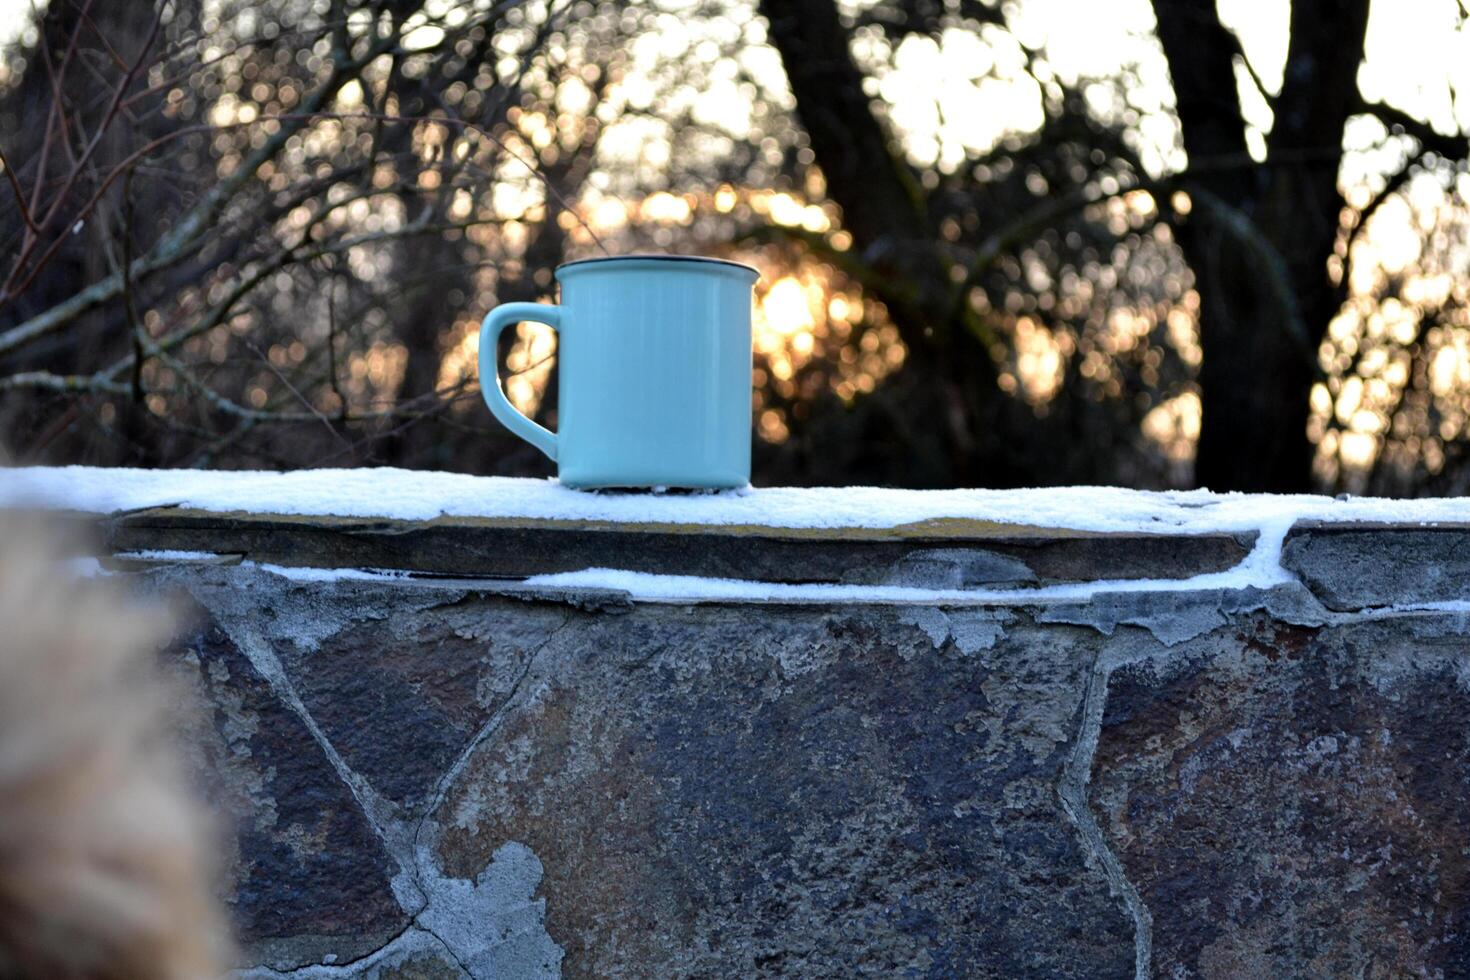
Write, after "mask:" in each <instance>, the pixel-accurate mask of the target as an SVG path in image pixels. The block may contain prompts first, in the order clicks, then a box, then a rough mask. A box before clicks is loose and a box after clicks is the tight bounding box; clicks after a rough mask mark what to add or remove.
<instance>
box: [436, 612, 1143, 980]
mask: <svg viewBox="0 0 1470 980" xmlns="http://www.w3.org/2000/svg"><path fill="white" fill-rule="evenodd" d="M1096 640H1097V638H1096V636H1095V634H1088V633H1084V632H1083V631H1080V630H1074V631H1063V630H1054V631H1046V632H1045V633H1038V632H1037V631H1036V630H1035V629H1034V628H1022V629H1019V630H1017V631H1015V632H1012V631H1007V634H1006V635H1005V636H1004V637H1002V638H1000V639H999V641H998V642H997V643H996V644H994V646H993V647H991V648H990V649H988V650H986V651H983V652H981V653H977V654H972V655H966V654H964V653H962V652H961V651H960V650H958V649H957V648H956V647H955V646H954V645H953V644H952V643H949V642H946V643H944V644H943V645H942V646H939V645H936V644H935V643H934V642H933V640H932V639H931V637H930V636H929V635H927V634H926V633H925V632H924V631H922V630H920V629H918V628H915V627H914V626H911V625H906V624H905V623H903V622H902V616H901V611H900V610H893V609H873V610H829V609H791V608H786V609H771V610H768V611H766V612H765V613H764V614H763V615H762V616H760V617H758V618H754V617H752V616H751V615H750V614H749V611H748V610H742V609H737V608H721V607H708V608H703V609H700V610H684V609H678V608H671V607H640V608H639V609H638V610H636V611H635V612H633V613H631V614H629V615H627V616H624V617H620V618H618V619H617V620H615V621H606V622H589V623H584V624H579V628H577V629H574V630H568V631H566V632H565V633H563V634H562V635H560V636H558V637H557V639H556V640H555V641H554V642H553V643H551V644H548V646H547V647H546V649H545V650H543V652H542V654H541V655H540V658H539V659H538V663H537V665H536V667H535V668H533V671H532V674H531V675H530V676H529V677H528V679H527V684H526V686H525V689H524V690H523V691H522V692H521V694H520V695H519V697H518V698H517V700H516V702H515V703H514V704H513V705H512V706H511V708H510V710H509V711H508V712H507V713H506V715H505V717H504V720H503V721H502V722H501V723H500V725H499V727H498V728H497V731H496V733H495V737H494V738H493V739H490V740H487V741H485V742H483V743H482V744H481V745H480V746H479V747H478V748H477V749H476V751H475V753H474V754H473V755H472V756H471V757H470V758H469V760H468V761H467V764H466V765H465V767H464V768H463V769H462V770H461V771H460V772H459V773H458V774H457V775H456V777H455V780H454V782H453V784H452V785H451V786H450V787H449V790H448V793H447V794H446V796H445V798H444V801H443V803H442V805H441V807H440V808H439V810H438V811H436V813H435V814H434V815H433V821H432V823H431V825H430V835H429V836H430V839H431V840H432V842H433V845H432V846H433V848H434V853H435V855H436V859H437V861H438V862H439V863H440V865H441V866H442V868H443V870H444V873H445V874H448V875H452V876H455V877H461V878H462V877H467V876H470V875H472V874H474V873H475V872H476V870H477V869H478V868H480V867H481V866H483V864H484V863H485V861H486V859H487V858H488V857H489V855H490V852H491V851H492V850H493V849H494V848H496V847H498V846H500V844H501V843H502V842H503V841H506V840H518V841H523V842H525V844H526V845H527V846H529V847H530V849H531V850H532V851H534V852H535V853H536V855H537V856H538V857H539V858H540V860H541V862H542V863H543V864H544V865H545V868H546V880H545V882H544V884H543V887H544V888H545V890H546V892H547V894H548V896H553V897H551V898H549V900H548V903H547V918H546V928H547V930H548V932H549V933H550V934H551V935H552V936H553V937H554V938H555V939H556V940H557V942H559V943H560V944H562V945H563V946H564V947H565V948H566V960H565V963H564V968H565V975H567V976H588V977H637V976H749V975H755V974H760V975H764V976H789V977H810V976H837V975H847V976H856V975H870V976H903V975H915V976H956V975H958V976H978V975H985V976H1021V975H1046V976H1053V977H1111V976H1131V975H1132V972H1133V947H1132V940H1131V931H1132V924H1131V922H1130V921H1129V920H1128V918H1127V916H1126V913H1125V910H1124V909H1123V907H1122V905H1121V903H1120V902H1119V901H1117V900H1116V899H1115V898H1113V897H1112V896H1110V895H1109V892H1108V884H1107V881H1106V879H1105V877H1104V875H1103V874H1102V872H1101V871H1100V870H1099V869H1098V868H1097V867H1095V866H1094V865H1093V864H1092V862H1090V861H1089V856H1088V854H1087V853H1086V850H1085V847H1084V846H1083V844H1082V842H1081V841H1080V840H1079V838H1078V835H1077V834H1076V832H1075V830H1074V828H1073V827H1072V826H1071V825H1070V823H1069V822H1068V820H1067V818H1066V816H1065V814H1064V813H1063V811H1062V808H1061V807H1060V805H1059V801H1058V799H1057V796H1056V791H1055V789H1054V787H1055V785H1056V784H1057V782H1058V781H1059V779H1060V776H1061V771H1062V768H1063V766H1064V765H1065V763H1066V760H1067V757H1068V751H1069V748H1070V737H1071V730H1072V727H1073V725H1074V723H1075V718H1076V715H1077V714H1078V711H1079V707H1080V704H1081V698H1082V688H1083V684H1084V681H1085V678H1086V676H1087V671H1088V668H1089V666H1090V659H1091V657H1090V654H1091V649H1092V648H1094V647H1095V646H1096ZM696 651H697V652H696Z"/></svg>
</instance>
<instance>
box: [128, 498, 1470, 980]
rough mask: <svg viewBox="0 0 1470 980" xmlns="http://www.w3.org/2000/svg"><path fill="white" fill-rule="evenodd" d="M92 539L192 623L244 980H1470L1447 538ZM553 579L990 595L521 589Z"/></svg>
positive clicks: (1466, 622)
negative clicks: (676, 577)
mask: <svg viewBox="0 0 1470 980" xmlns="http://www.w3.org/2000/svg"><path fill="white" fill-rule="evenodd" d="M106 536H107V542H108V548H107V549H106V550H107V552H108V553H116V557H115V558H113V559H110V560H109V561H108V562H107V564H108V565H109V567H111V568H113V569H115V570H118V571H122V572H124V573H126V574H127V575H128V576H129V578H130V580H132V581H134V582H135V583H136V584H137V587H138V588H140V589H143V590H146V591H151V592H155V593H159V594H165V595H169V596H172V597H174V598H175V601H178V602H180V603H181V604H182V605H183V606H184V607H185V608H186V609H187V611H188V622H189V626H188V628H187V629H186V630H185V632H184V633H183V635H182V636H181V637H180V639H179V641H178V642H177V644H176V645H175V646H174V647H173V648H172V649H171V650H170V651H169V653H168V655H167V656H168V660H169V663H170V664H171V665H173V666H174V667H175V668H177V669H178V670H181V671H183V672H184V674H185V676H186V677H188V678H189V680H190V683H191V684H193V685H194V686H195V687H197V689H198V691H199V692H200V694H201V696H202V698H203V700H204V703H205V704H206V705H207V707H208V712H207V714H208V717H207V718H206V719H205V723H204V725H203V728H202V730H200V731H197V732H193V733H191V734H190V743H191V745H193V746H194V748H195V751H196V757H197V759H196V762H197V766H198V769H199V771H200V773H201V774H202V775H203V777H204V780H205V783H206V786H207V790H208V792H209V793H210V794H211V796H212V798H213V799H214V800H216V801H217V803H218V806H219V808H220V809H221V812H222V813H224V814H225V815H226V816H227V818H228V820H229V821H230V822H231V825H232V827H233V828H234V836H233V841H234V843H233V849H232V851H231V853H230V854H229V855H228V857H229V866H230V873H231V881H232V882H233V892H232V896H231V899H230V900H231V906H232V909H233V912H234V916H235V922H236V925H237V928H238V931H239V938H240V942H241V945H242V949H243V951H244V955H245V957H246V959H247V960H248V964H249V968H248V969H246V970H245V971H244V973H245V975H246V976H250V977H274V976H296V977H336V976H343V977H378V978H388V977H396V978H407V977H476V978H489V977H495V978H502V977H547V976H558V975H561V976H567V977H747V976H772V977H839V976H840V977H849V976H853V977H856V976H875V977H901V976H902V977H907V976H914V977H1005V978H1014V977H1048V978H1050V977H1075V978H1105V977H1133V976H1160V977H1272V978H1275V977H1405V976H1430V977H1465V976H1470V922H1467V921H1466V919H1467V916H1470V725H1467V720H1470V612H1467V610H1470V601H1467V600H1470V528H1467V527H1465V526H1461V525H1437V526H1420V525H1418V524H1405V525H1393V524H1388V525H1330V524H1321V523H1317V524H1301V525H1299V526H1297V527H1295V528H1293V529H1292V531H1291V532H1290V533H1289V534H1288V535H1287V536H1286V538H1285V540H1284V541H1281V542H1274V543H1267V545H1266V547H1267V548H1268V549H1269V550H1268V551H1264V552H1263V551H1262V550H1261V549H1262V547H1263V546H1262V544H1261V542H1260V541H1258V539H1257V537H1256V536H1255V535H1254V534H1249V533H1223V532H1222V533H1219V534H1213V535H1189V536H1184V535H1170V534H1161V535H1142V534H1140V535H1127V534H1087V533H1081V532H1071V531H1065V530H1048V529H1044V528H1017V527H1008V526H988V527H987V526H980V525H976V524H974V523H969V524H964V523H960V524H956V525H952V526H942V527H934V526H931V527H927V528H920V529H908V530H906V531H894V532H892V533H888V534H884V533H879V532H861V533H859V532H852V531H850V532H840V531H827V532H796V531H780V530H774V529H759V528H756V529H752V528H734V529H719V528H713V529H712V528H708V527H704V528H678V527H654V528H647V527H612V526H594V525H585V524H578V525H571V524H564V523H563V524H559V523H556V522H536V521H470V520H459V521H438V522H430V523H426V524H406V523H402V522H390V521H367V520H358V521H351V520H331V519H302V518H279V517H264V516H258V515H243V514H237V515H225V516H221V515H218V514H202V513H197V512H187V511H179V510H177V509H174V510H169V511H153V512H144V513H134V514H127V515H120V516H119V517H117V518H115V519H113V520H111V521H109V522H108V523H107V527H106ZM1277 544H1280V546H1281V547H1280V551H1279V561H1280V564H1281V568H1283V569H1284V570H1285V572H1284V574H1281V575H1279V576H1278V579H1277V581H1278V583H1279V584H1275V585H1273V586H1271V587H1270V588H1258V587H1254V586H1240V587H1236V586H1233V585H1231V584H1230V583H1229V582H1228V581H1227V582H1226V584H1225V587H1220V586H1219V585H1218V584H1217V579H1211V578H1203V579H1197V580H1195V579H1191V577H1192V576H1199V575H1203V574H1206V573H1212V572H1219V571H1221V570H1223V569H1228V568H1230V567H1232V566H1235V565H1237V564H1239V563H1240V562H1242V561H1245V560H1247V556H1248V555H1253V556H1254V557H1256V558H1257V559H1262V558H1264V559H1269V560H1271V561H1272V562H1275V561H1276V560H1277V552H1276V551H1275V550H1274V548H1275V546H1276V545H1277ZM1252 548H1255V549H1256V551H1255V552H1254V553H1253V552H1252ZM159 549H163V550H172V551H175V552H182V553H183V555H182V557H180V556H179V555H173V556H170V555H167V554H165V555H163V556H160V555H158V554H139V552H145V551H157V550H159ZM277 565H294V566H313V567H339V568H340V567H360V568H377V569H398V570H401V571H410V572H413V573H415V574H413V575H404V576H401V577H392V576H389V575H364V576H361V577H357V578H353V577H340V576H336V577H334V576H329V575H322V574H319V573H315V572H305V571H301V570H300V569H295V570H293V569H291V568H278V567H273V566H277ZM587 566H611V567H619V568H634V569H641V570H644V571H655V572H676V573H679V574H696V575H700V574H702V575H708V574H723V575H731V574H740V575H741V576H742V577H746V578H763V579H771V580H780V581H783V582H848V583H858V584H862V583H869V584H874V585H883V584H889V585H891V584H900V585H909V586H919V587H924V586H932V587H934V588H975V589H989V590H991V591H988V592H983V593H977V595H978V596H979V597H978V598H976V599H974V600H973V601H963V600H962V601H950V602H943V603H936V602H923V601H912V602H892V601H874V600H873V599H872V598H871V597H864V596H863V595H862V594H860V593H854V594H851V595H849V596H847V597H846V598H842V599H838V600H823V599H821V598H803V597H801V596H798V597H796V598H792V599H789V600H787V601H781V602H751V601H745V602H728V601H723V602H722V601H712V600H701V599H698V598H686V599H682V600H679V601H648V600H645V599H639V598H637V597H636V596H630V595H629V594H627V593H625V592H619V591H617V590H610V589H597V588H554V587H547V586H534V585H529V584H526V583H525V582H524V581H521V579H523V578H524V577H525V576H527V575H531V574H536V573H544V572H555V571H559V570H569V569H574V568H583V567H587ZM1140 577H1143V578H1148V579H1152V580H1157V581H1154V582H1152V583H1151V584H1146V585H1145V586H1143V587H1138V586H1136V585H1134V586H1128V587H1115V586H1111V585H1104V586H1094V587H1085V586H1084V587H1083V588H1080V589H1073V590H1072V591H1070V592H1068V591H1067V590H1065V589H1064V590H1058V589H1056V588H1051V589H1048V588H1047V586H1048V585H1052V584H1054V583H1066V582H1071V583H1089V582H1097V581H1102V580H1114V579H1137V578H1140ZM997 590H998V591H997ZM878 594H879V593H875V595H878Z"/></svg>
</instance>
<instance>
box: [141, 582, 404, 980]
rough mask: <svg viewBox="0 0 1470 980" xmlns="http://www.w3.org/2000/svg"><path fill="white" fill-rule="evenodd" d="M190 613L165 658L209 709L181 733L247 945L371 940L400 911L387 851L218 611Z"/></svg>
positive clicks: (316, 945) (276, 949) (328, 951)
mask: <svg viewBox="0 0 1470 980" xmlns="http://www.w3.org/2000/svg"><path fill="white" fill-rule="evenodd" d="M192 618H193V624H192V627H191V628H190V629H189V630H188V631H187V632H186V634H185V635H184V636H183V637H182V638H181V639H180V640H179V641H178V643H176V645H175V646H174V647H173V648H171V649H170V650H169V651H168V652H167V653H166V654H165V658H166V660H167V661H168V662H170V663H173V664H176V665H177V666H178V667H179V668H180V669H182V670H184V671H186V672H187V673H189V674H191V675H192V676H193V680H194V682H195V683H196V684H197V686H198V689H199V690H200V692H201V695H202V700H203V701H204V703H205V704H206V705H207V706H208V708H209V709H210V710H209V711H208V713H207V715H206V717H207V720H208V721H209V722H210V723H211V724H209V725H208V727H207V728H206V729H205V730H204V731H199V732H194V733H191V734H192V735H193V736H194V737H193V738H192V739H191V740H190V741H191V745H192V748H193V752H194V757H195V761H196V764H197V766H198V771H199V772H200V773H201V775H202V777H203V781H204V784H205V788H206V791H207V792H208V794H209V796H210V797H211V799H212V800H213V801H214V802H215V803H216V806H217V808H218V811H219V812H220V815H221V817H222V819H223V821H224V822H225V823H226V825H227V828H228V829H229V830H231V831H233V837H234V844H235V846H234V848H233V851H232V853H231V854H230V861H229V869H228V870H229V880H230V885H231V892H230V904H231V908H232V911H233V918H234V923H235V929H236V934H237V938H238V940H239V941H240V943H241V944H242V946H243V947H244V951H245V953H246V955H247V957H248V958H249V959H250V961H251V962H258V963H262V964H265V965H268V966H272V967H276V968H280V969H287V968H290V967H295V966H298V965H301V964H303V963H312V962H317V961H320V960H321V959H322V958H323V957H327V956H334V957H336V958H337V959H340V960H343V961H345V960H350V959H355V958H357V957H359V956H361V955H364V954H366V953H369V952H371V951H372V950H374V949H377V948H378V947H380V946H382V945H383V944H384V943H386V942H387V941H388V940H390V939H391V938H392V937H393V936H394V935H396V934H397V933H399V932H400V931H402V929H403V928H404V926H406V925H407V924H408V921H409V916H408V914H407V913H406V912H405V911H404V910H403V909H402V908H401V907H400V905H399V903H398V902H397V900H396V899H395V897H394V895H393V891H392V888H391V886H390V879H391V878H392V876H393V875H394V874H395V873H396V872H397V867H396V866H395V864H394V862H393V860H392V858H391V857H390V856H389V855H388V854H387V853H386V852H385V851H384V848H383V844H382V842H381V841H380V840H379V839H378V836H377V835H376V834H375V832H374V830H373V827H372V826H371V825H370V824H369V822H368V820H367V819H366V817H365V816H364V814H363V813H362V811H361V810H360V809H359V807H358V805H357V802H356V800H355V799H354V798H353V796H352V793H351V791H350V790H349V788H348V787H347V786H346V785H344V784H343V783H342V781H341V780H340V779H339V778H338V776H337V773H336V772H335V771H334V770H333V768H332V765H331V763H330V762H329V761H328V760H327V758H326V756H325V755H324V753H323V752H322V749H321V747H320V746H318V745H317V743H316V741H315V740H314V739H313V738H312V735H311V732H310V731H309V730H308V729H307V727H306V725H305V724H304V723H303V722H302V720H301V719H300V718H299V717H297V716H296V715H295V714H294V713H293V712H292V711H291V710H290V709H289V708H288V707H287V706H286V705H285V704H283V703H282V701H281V699H280V698H279V697H278V696H277V694H276V692H274V691H273V690H272V689H271V685H270V683H269V681H268V680H267V679H266V678H265V677H263V676H262V675H261V673H260V671H259V670H257V669H256V667H255V666H254V665H253V664H252V663H251V662H250V661H249V659H247V658H246V657H245V656H244V655H243V654H242V653H241V652H240V649H239V647H238V646H237V645H236V643H235V642H234V641H233V640H232V639H231V638H230V637H229V636H227V635H226V634H225V632H224V631H223V630H222V629H221V628H220V627H219V625H218V624H217V623H215V622H213V621H212V620H211V619H210V618H209V617H208V616H207V615H203V614H200V613H198V612H197V611H196V614H195V615H194V617H192Z"/></svg>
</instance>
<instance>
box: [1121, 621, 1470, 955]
mask: <svg viewBox="0 0 1470 980" xmlns="http://www.w3.org/2000/svg"><path fill="white" fill-rule="evenodd" d="M1123 639H1124V643H1125V645H1126V646H1129V647H1131V649H1128V650H1127V651H1126V653H1127V655H1128V656H1130V657H1138V658H1139V659H1133V660H1131V661H1130V662H1127V663H1125V664H1123V665H1122V666H1120V667H1118V668H1117V669H1116V670H1114V671H1113V672H1112V674H1111V676H1110V678H1109V680H1108V695H1107V708H1106V712H1105V714H1104V716H1103V719H1102V729H1101V736H1100V738H1099V740H1098V745H1097V753H1096V757H1095V761H1094V774H1093V797H1094V800H1095V806H1096V808H1097V812H1098V817H1099V821H1100V823H1101V824H1102V827H1103V829H1104V830H1105V832H1106V834H1107V836H1108V838H1109V840H1110V841H1111V843H1112V845H1113V847H1114V848H1115V849H1116V851H1117V853H1118V856H1119V857H1120V859H1121V860H1122V863H1123V865H1124V867H1125V868H1126V870H1127V873H1128V876H1129V878H1130V880H1131V881H1132V882H1133V884H1134V886H1135V887H1136V888H1137V890H1138V893H1139V895H1140V896H1141V898H1142V899H1143V901H1144V903H1145V904H1146V905H1147V906H1148V908H1149V909H1150V910H1151V912H1152V916H1153V970H1154V972H1155V974H1156V975H1159V976H1189V977H1196V976H1197V977H1287V976H1290V977H1344V976H1367V977H1403V976H1440V977H1454V976H1465V975H1466V973H1467V971H1470V848H1467V841H1470V730H1467V729H1466V727H1465V725H1464V724H1463V722H1464V719H1466V718H1467V717H1470V688H1467V683H1466V681H1467V669H1466V668H1467V660H1466V657H1467V653H1470V642H1467V638H1466V636H1465V635H1464V632H1463V628H1461V627H1457V626H1456V625H1455V624H1453V623H1452V624H1448V625H1446V624H1436V623H1433V622H1430V623H1424V622H1419V621H1405V620H1383V621H1377V622H1366V623H1359V624H1354V625H1344V626H1339V627H1333V628H1326V629H1321V630H1314V629H1307V628H1301V627H1295V626H1289V625H1284V624H1281V623H1277V622H1272V621H1270V620H1268V619H1266V618H1264V617H1247V618H1244V619H1241V620H1238V621H1236V622H1233V623H1232V624H1231V625H1230V627H1229V628H1228V629H1224V630H1220V631H1218V632H1216V633H1213V634H1211V635H1209V636H1207V637H1202V638H1200V639H1199V640H1196V641H1194V642H1191V643H1188V644H1186V645H1184V646H1182V647H1181V648H1179V649H1177V650H1174V651H1170V652H1168V653H1163V652H1159V651H1150V650H1148V649H1147V645H1144V648H1143V649H1139V648H1138V645H1137V644H1136V642H1135V643H1129V641H1128V640H1127V639H1126V638H1123Z"/></svg>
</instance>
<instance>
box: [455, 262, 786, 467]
mask: <svg viewBox="0 0 1470 980" xmlns="http://www.w3.org/2000/svg"><path fill="white" fill-rule="evenodd" d="M556 278H557V281H558V282H560V283H561V304H560V305H558V306H549V305H546V304H543V303H506V304H505V305H503V306H497V307H496V308H495V309H493V310H491V311H490V313H489V314H488V315H487V316H486V317H485V321H484V323H483V324H482V325H481V326H480V391H481V392H482V393H483V394H484V396H485V404H487V405H489V406H490V411H491V412H492V413H493V414H494V415H495V417H496V418H497V419H499V420H500V421H501V423H502V424H504V425H505V427H506V428H508V429H510V431H511V432H513V433H515V434H516V435H518V436H520V437H521V438H522V439H524V440H526V441H527V442H529V443H530V444H531V445H533V446H535V447H536V448H537V449H539V450H541V451H542V452H543V453H545V454H546V455H547V456H549V457H551V459H552V460H554V461H555V462H556V466H557V475H558V476H559V477H560V479H561V482H562V483H563V484H565V485H566V486H569V487H584V488H591V487H689V488H723V487H743V486H745V485H746V484H748V483H749V482H750V437H751V436H750V369H751V355H750V348H751V335H750V304H751V289H752V288H753V287H754V286H755V282H756V280H757V279H758V278H760V275H759V273H758V272H756V270H755V269H752V268H751V267H750V266H748V265H741V264H740V263H738V262H727V261H725V260H724V259H707V258H697V257H693V256H675V255H628V256H621V257H616V258H605V259H585V260H583V261H580V262H568V263H567V264H566V265H563V266H561V267H560V268H558V269H557V270H556ZM523 320H531V321H534V322H536V323H544V324H546V325H547V326H550V327H553V328H554V329H555V330H556V331H557V353H556V356H557V365H558V367H559V369H560V376H559V380H558V384H559V386H560V390H559V397H560V404H559V406H558V412H557V417H558V419H559V422H558V425H557V431H556V432H554V433H553V432H550V431H548V430H547V429H545V428H543V427H542V426H540V425H537V424H536V423H535V422H533V421H531V420H530V419H529V418H527V417H526V416H524V415H522V414H521V413H520V412H518V411H516V410H515V408H514V407H512V406H511V404H510V402H509V401H508V400H507V399H506V397H505V393H504V392H503V391H502V390H501V387H500V378H499V375H498V372H497V365H496V356H495V353H496V346H497V345H496V341H497V340H498V339H499V337H500V334H501V332H502V331H503V330H505V328H506V327H509V326H511V325H513V324H516V323H520V322H521V321H523Z"/></svg>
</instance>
